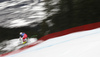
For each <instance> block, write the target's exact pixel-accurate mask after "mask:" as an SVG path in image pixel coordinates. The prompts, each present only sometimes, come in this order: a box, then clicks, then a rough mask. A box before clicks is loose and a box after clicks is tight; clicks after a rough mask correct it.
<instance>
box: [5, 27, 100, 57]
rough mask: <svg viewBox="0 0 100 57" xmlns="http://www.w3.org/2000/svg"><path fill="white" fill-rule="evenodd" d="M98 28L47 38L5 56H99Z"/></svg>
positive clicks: (99, 29)
mask: <svg viewBox="0 0 100 57" xmlns="http://www.w3.org/2000/svg"><path fill="white" fill-rule="evenodd" d="M99 35H100V28H97V29H93V30H89V31H81V32H75V33H71V34H68V35H64V36H60V37H55V38H53V39H48V40H47V41H45V42H43V43H41V44H38V45H36V46H33V47H31V48H29V49H27V50H24V51H22V52H20V53H17V54H13V55H8V56H6V57H100V36H99Z"/></svg>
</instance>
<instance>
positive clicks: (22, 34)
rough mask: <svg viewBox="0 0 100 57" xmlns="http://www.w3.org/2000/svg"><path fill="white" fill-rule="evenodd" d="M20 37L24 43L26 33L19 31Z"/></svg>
mask: <svg viewBox="0 0 100 57" xmlns="http://www.w3.org/2000/svg"><path fill="white" fill-rule="evenodd" d="M20 38H22V40H23V44H25V43H26V42H27V40H26V38H27V34H26V33H24V32H20Z"/></svg>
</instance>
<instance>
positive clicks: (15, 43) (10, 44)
mask: <svg viewBox="0 0 100 57" xmlns="http://www.w3.org/2000/svg"><path fill="white" fill-rule="evenodd" d="M35 41H37V39H36V38H30V39H28V43H27V44H26V45H29V44H31V43H33V42H35ZM2 44H7V45H6V47H4V48H3V49H2V51H4V50H7V51H8V52H9V51H11V50H13V49H14V50H17V49H19V48H21V47H23V46H24V45H20V44H22V43H21V41H20V40H19V38H16V39H12V40H6V41H4V42H2ZM19 45H20V46H19Z"/></svg>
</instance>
